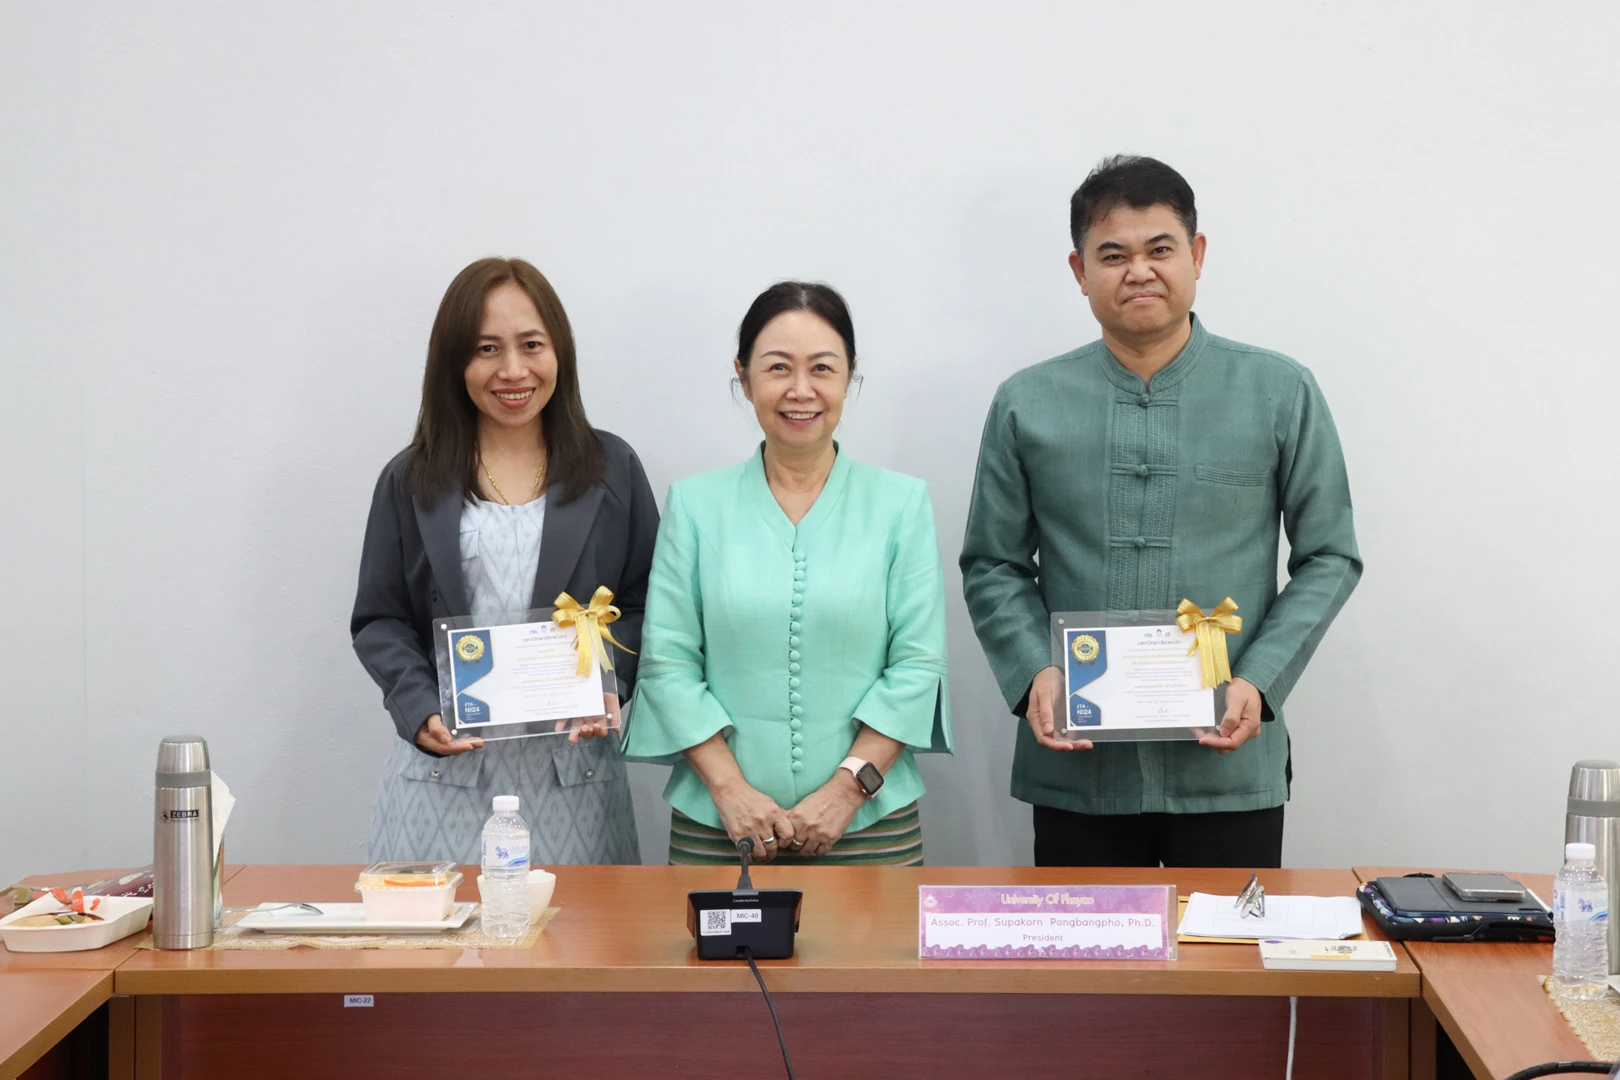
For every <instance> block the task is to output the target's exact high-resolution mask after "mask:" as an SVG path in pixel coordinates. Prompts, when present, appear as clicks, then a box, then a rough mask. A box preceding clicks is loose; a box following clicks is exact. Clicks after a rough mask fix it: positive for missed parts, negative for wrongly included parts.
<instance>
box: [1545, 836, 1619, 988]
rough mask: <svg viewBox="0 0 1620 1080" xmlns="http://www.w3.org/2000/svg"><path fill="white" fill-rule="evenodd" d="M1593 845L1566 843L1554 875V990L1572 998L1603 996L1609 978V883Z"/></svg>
mask: <svg viewBox="0 0 1620 1080" xmlns="http://www.w3.org/2000/svg"><path fill="white" fill-rule="evenodd" d="M1596 858H1597V849H1596V848H1595V847H1594V846H1593V845H1591V844H1565V845H1564V867H1563V869H1562V870H1559V871H1558V876H1557V877H1556V878H1554V879H1553V925H1554V927H1555V930H1556V933H1557V938H1556V940H1555V941H1554V942H1553V990H1554V992H1555V993H1557V994H1559V995H1561V996H1563V997H1570V998H1582V999H1588V998H1599V997H1602V996H1603V994H1604V992H1605V991H1606V989H1607V986H1608V980H1609V936H1608V935H1609V886H1608V884H1607V883H1606V882H1604V880H1603V875H1602V874H1600V873H1598V869H1597V863H1596Z"/></svg>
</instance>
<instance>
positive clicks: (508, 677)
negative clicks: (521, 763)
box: [441, 622, 602, 734]
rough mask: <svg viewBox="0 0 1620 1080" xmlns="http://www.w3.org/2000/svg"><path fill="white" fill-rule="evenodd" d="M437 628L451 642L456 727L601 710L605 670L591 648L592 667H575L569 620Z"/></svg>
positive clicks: (536, 720) (568, 717) (560, 717)
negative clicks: (581, 670)
mask: <svg viewBox="0 0 1620 1080" xmlns="http://www.w3.org/2000/svg"><path fill="white" fill-rule="evenodd" d="M441 632H442V633H444V634H445V638H446V644H447V645H448V646H449V655H450V667H449V676H450V687H449V690H450V693H449V697H450V700H451V701H452V702H453V703H454V706H453V707H454V713H455V715H454V723H453V725H452V727H453V729H454V730H456V731H458V732H460V731H465V730H467V729H469V728H472V729H479V728H490V727H500V726H505V725H511V724H535V723H540V722H552V725H553V726H555V721H558V720H572V719H575V718H578V717H595V716H601V715H602V672H601V669H600V666H599V663H598V661H597V659H596V657H595V656H594V655H592V657H591V670H590V671H589V672H588V673H586V674H584V675H581V674H579V668H578V665H579V654H578V653H577V652H576V651H575V646H574V642H575V639H576V637H577V635H578V631H577V630H576V629H575V628H574V627H572V626H568V627H563V626H558V625H557V624H556V623H553V622H530V623H512V624H508V625H504V626H475V627H468V628H466V629H454V628H451V629H446V630H443V631H441ZM564 730H566V726H565V727H564ZM528 733H529V734H542V733H547V732H542V731H539V730H533V729H531V731H529V732H528Z"/></svg>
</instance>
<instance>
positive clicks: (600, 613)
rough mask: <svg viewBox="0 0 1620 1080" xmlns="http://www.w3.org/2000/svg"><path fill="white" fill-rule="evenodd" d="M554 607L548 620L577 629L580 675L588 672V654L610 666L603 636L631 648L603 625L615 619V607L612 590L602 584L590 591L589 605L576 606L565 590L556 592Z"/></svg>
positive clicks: (610, 667) (577, 604)
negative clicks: (603, 645)
mask: <svg viewBox="0 0 1620 1080" xmlns="http://www.w3.org/2000/svg"><path fill="white" fill-rule="evenodd" d="M556 608H557V609H556V610H555V611H553V612H552V613H551V621H552V622H554V623H556V624H557V625H558V626H573V627H576V628H577V629H578V632H579V636H578V637H576V638H575V639H574V650H575V651H576V652H578V653H579V667H578V668H577V671H578V673H579V674H581V675H589V674H590V673H591V654H592V653H595V654H596V659H597V660H598V662H600V663H601V665H602V667H603V668H605V669H606V670H608V671H612V670H613V658H612V657H611V656H609V655H608V651H607V649H605V648H603V647H602V642H603V640H604V639H606V640H607V641H611V642H612V643H613V644H615V645H617V646H618V647H619V648H621V649H624V651H625V652H627V653H633V652H635V650H634V649H632V648H629V647H627V646H626V645H625V644H624V642H622V641H620V640H618V639H617V638H615V637H614V636H613V632H612V631H610V630H609V629H608V628H607V626H608V624H609V623H611V622H617V621H618V619H619V609H618V608H616V607H614V606H613V590H611V589H609V588H608V587H607V586H606V585H598V586H597V587H596V592H595V593H593V594H592V595H591V603H590V606H589V607H580V606H579V601H578V600H575V599H574V598H573V597H572V596H569V595H568V594H567V593H565V592H564V593H558V594H557V604H556Z"/></svg>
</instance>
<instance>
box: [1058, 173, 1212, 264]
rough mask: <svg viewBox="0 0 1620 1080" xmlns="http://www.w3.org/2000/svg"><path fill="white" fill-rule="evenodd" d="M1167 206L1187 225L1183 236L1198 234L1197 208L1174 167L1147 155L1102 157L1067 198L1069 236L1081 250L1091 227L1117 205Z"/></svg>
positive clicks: (1139, 208) (1143, 207)
mask: <svg viewBox="0 0 1620 1080" xmlns="http://www.w3.org/2000/svg"><path fill="white" fill-rule="evenodd" d="M1159 205H1164V206H1168V207H1169V208H1170V209H1171V210H1174V211H1175V213H1176V217H1178V218H1180V219H1181V223H1182V224H1183V225H1185V226H1186V227H1187V239H1189V240H1191V239H1192V238H1193V237H1194V236H1196V235H1197V234H1198V208H1197V207H1196V206H1194V205H1193V190H1192V186H1191V185H1189V184H1188V183H1187V181H1186V179H1185V178H1183V177H1182V175H1181V174H1180V173H1178V172H1176V170H1174V169H1172V168H1171V167H1170V166H1168V165H1166V164H1165V163H1164V162H1162V161H1158V160H1156V159H1154V158H1150V157H1139V156H1137V155H1135V154H1115V155H1114V156H1113V157H1106V158H1103V159H1102V160H1101V161H1099V162H1098V163H1097V167H1096V168H1095V169H1092V170H1091V175H1090V176H1088V177H1086V180H1085V183H1083V184H1081V185H1080V186H1079V187H1078V188H1075V191H1074V195H1073V197H1071V198H1070V199H1069V238H1070V239H1071V240H1073V241H1074V250H1076V251H1083V250H1084V248H1082V247H1081V245H1082V244H1084V243H1085V239H1086V233H1088V232H1090V231H1091V227H1092V226H1093V225H1095V224H1097V222H1099V221H1101V220H1102V219H1103V218H1105V217H1107V216H1108V215H1109V214H1110V213H1112V212H1113V211H1115V210H1117V209H1119V208H1120V207H1121V206H1129V207H1131V208H1132V209H1133V210H1145V209H1147V208H1148V207H1150V206H1159Z"/></svg>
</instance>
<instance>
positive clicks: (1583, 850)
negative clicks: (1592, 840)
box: [1564, 843, 1597, 862]
mask: <svg viewBox="0 0 1620 1080" xmlns="http://www.w3.org/2000/svg"><path fill="white" fill-rule="evenodd" d="M1564 861H1565V862H1596V861H1597V845H1596V844H1579V843H1576V844H1565V845H1564Z"/></svg>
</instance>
